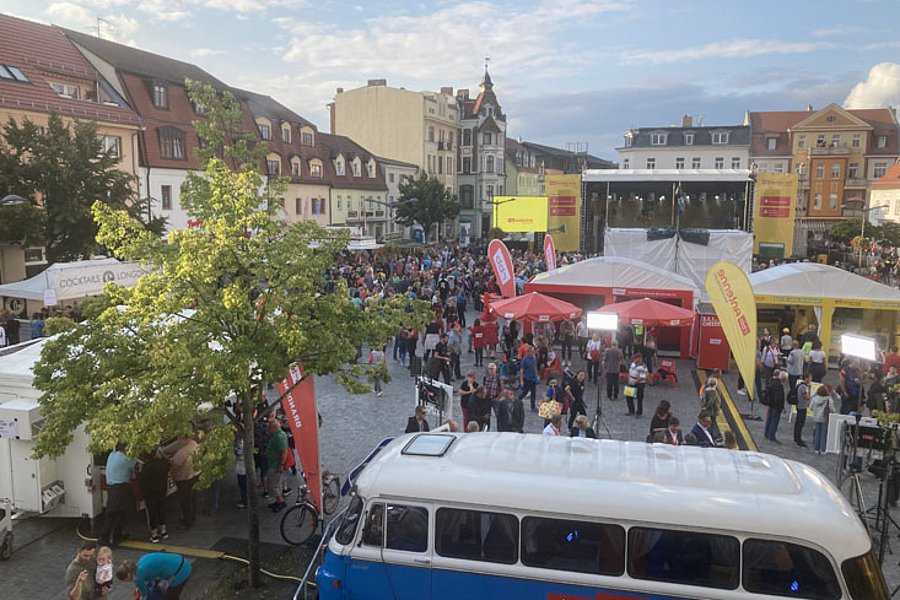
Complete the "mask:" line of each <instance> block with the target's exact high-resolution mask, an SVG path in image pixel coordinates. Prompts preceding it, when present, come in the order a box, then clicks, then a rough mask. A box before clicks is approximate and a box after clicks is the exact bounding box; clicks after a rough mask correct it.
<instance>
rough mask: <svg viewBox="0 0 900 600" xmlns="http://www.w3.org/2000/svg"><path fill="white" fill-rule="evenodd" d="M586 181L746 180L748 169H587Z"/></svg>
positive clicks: (748, 173) (583, 176)
mask: <svg viewBox="0 0 900 600" xmlns="http://www.w3.org/2000/svg"><path fill="white" fill-rule="evenodd" d="M582 179H583V180H584V182H585V183H591V182H596V181H602V182H604V183H606V182H608V183H617V182H621V183H626V182H635V181H671V182H676V181H681V182H685V183H687V182H698V181H699V182H727V181H733V182H746V181H750V171H749V170H748V169H587V170H585V171H584V173H583V174H582Z"/></svg>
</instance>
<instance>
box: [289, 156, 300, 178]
mask: <svg viewBox="0 0 900 600" xmlns="http://www.w3.org/2000/svg"><path fill="white" fill-rule="evenodd" d="M300 174H301V171H300V158H299V157H297V156H295V157H294V158H292V159H291V175H293V176H294V177H300Z"/></svg>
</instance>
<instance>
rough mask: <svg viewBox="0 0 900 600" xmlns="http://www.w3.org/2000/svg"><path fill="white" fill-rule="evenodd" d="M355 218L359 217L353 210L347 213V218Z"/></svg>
mask: <svg viewBox="0 0 900 600" xmlns="http://www.w3.org/2000/svg"><path fill="white" fill-rule="evenodd" d="M357 216H359V213H358V212H356V211H355V210H348V211H347V217H357Z"/></svg>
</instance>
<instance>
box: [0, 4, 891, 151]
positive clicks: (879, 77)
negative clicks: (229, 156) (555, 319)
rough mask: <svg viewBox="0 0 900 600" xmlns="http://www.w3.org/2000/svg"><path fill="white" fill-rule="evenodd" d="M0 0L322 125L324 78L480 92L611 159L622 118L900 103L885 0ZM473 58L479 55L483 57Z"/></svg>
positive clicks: (538, 135)
mask: <svg viewBox="0 0 900 600" xmlns="http://www.w3.org/2000/svg"><path fill="white" fill-rule="evenodd" d="M0 10H2V11H3V12H5V13H8V14H13V15H16V16H20V17H26V18H30V19H34V20H38V21H42V22H45V23H54V24H57V25H61V26H64V27H69V28H72V29H76V30H79V31H87V32H93V33H95V34H96V32H97V24H98V22H97V19H98V17H99V18H100V19H102V21H101V22H100V33H101V36H102V37H104V38H106V39H112V40H115V41H119V42H122V43H126V44H130V45H133V46H137V47H139V48H143V49H145V50H150V51H152V52H156V53H159V54H163V55H165V56H169V57H172V58H177V59H180V60H184V61H188V62H193V63H195V64H198V65H199V66H201V67H203V68H204V69H206V70H207V71H209V72H210V73H211V74H213V75H215V76H216V77H218V78H220V79H222V80H224V81H225V82H227V83H229V84H231V85H234V86H237V87H241V88H245V89H250V90H254V91H257V92H261V93H265V94H269V95H271V96H273V97H274V98H276V99H277V100H279V101H280V102H282V103H283V104H285V105H287V106H288V107H290V108H291V109H293V110H294V111H295V112H297V113H299V114H301V115H303V116H304V117H306V118H307V119H309V120H311V121H313V122H314V123H316V124H317V125H318V127H319V129H320V130H322V131H327V130H328V127H329V124H328V123H329V121H328V111H327V109H326V104H327V103H328V102H330V101H331V100H332V99H333V97H334V93H335V89H336V88H338V87H343V88H345V89H352V88H355V87H359V86H363V85H365V84H366V81H367V80H368V79H374V78H385V79H387V81H388V85H391V86H395V87H404V88H406V89H412V90H430V91H437V90H439V89H440V88H441V87H453V88H455V89H458V88H468V89H470V90H471V91H472V92H473V93H477V89H478V84H479V82H480V81H481V77H482V74H483V72H484V68H485V64H486V62H487V64H488V65H489V70H490V74H491V78H492V80H493V82H494V91H495V93H496V94H497V98H498V101H499V102H500V104H501V106H502V109H503V111H504V113H506V115H507V121H508V131H507V135H508V136H509V137H513V138H518V137H522V138H523V139H525V140H528V141H532V142H537V143H543V144H548V145H554V146H558V147H566V146H567V145H568V144H581V145H582V147H583V146H584V145H585V144H586V145H587V148H588V150H589V151H590V152H591V153H592V154H596V155H599V156H602V157H604V158H609V159H613V160H615V159H616V151H615V148H616V147H618V146H620V145H621V144H622V139H623V138H622V134H623V133H624V132H625V131H626V130H627V129H628V128H631V127H658V126H665V125H673V124H680V122H681V117H682V115H685V114H687V115H691V116H693V117H694V123H695V124H697V123H698V122H702V123H703V124H705V125H729V124H739V123H740V122H741V121H742V120H743V117H744V113H745V112H746V111H747V110H804V109H805V108H806V107H807V105H808V104H812V105H813V106H814V107H816V108H820V107H822V106H824V105H827V104H829V103H831V102H835V103H838V104H841V105H843V106H846V107H848V108H873V107H884V106H894V107H897V106H898V105H900V41H898V38H897V36H896V24H897V23H898V22H900V3H898V0H794V1H790V2H785V1H784V0H754V1H753V2H747V1H745V0H742V1H737V0H691V1H687V0H519V1H514V2H510V1H503V0H474V1H464V2H450V1H438V2H410V1H406V0H369V1H367V2H365V3H363V2H360V3H358V4H355V3H354V2H353V0H350V1H349V2H335V1H333V0H317V1H311V0H67V1H52V0H3V1H2V3H0ZM486 59H489V60H487V61H486Z"/></svg>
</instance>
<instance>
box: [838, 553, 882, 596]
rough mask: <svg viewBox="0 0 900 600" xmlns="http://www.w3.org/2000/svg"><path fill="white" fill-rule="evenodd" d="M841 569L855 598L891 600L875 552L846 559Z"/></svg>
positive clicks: (851, 594)
mask: <svg viewBox="0 0 900 600" xmlns="http://www.w3.org/2000/svg"><path fill="white" fill-rule="evenodd" d="M841 571H843V572H844V580H846V582H847V589H849V590H850V597H851V598H853V600H890V594H889V593H888V588H887V584H886V583H885V582H884V573H883V572H882V571H881V567H879V566H878V561H877V560H875V555H874V554H873V553H871V552H867V553H866V554H863V555H862V556H857V557H856V558H851V559H848V560H845V561H844V564H842V565H841Z"/></svg>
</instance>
